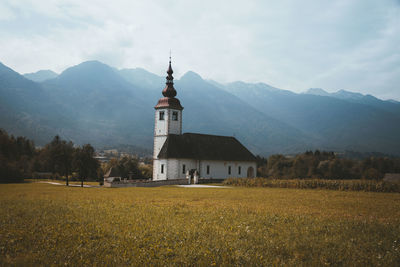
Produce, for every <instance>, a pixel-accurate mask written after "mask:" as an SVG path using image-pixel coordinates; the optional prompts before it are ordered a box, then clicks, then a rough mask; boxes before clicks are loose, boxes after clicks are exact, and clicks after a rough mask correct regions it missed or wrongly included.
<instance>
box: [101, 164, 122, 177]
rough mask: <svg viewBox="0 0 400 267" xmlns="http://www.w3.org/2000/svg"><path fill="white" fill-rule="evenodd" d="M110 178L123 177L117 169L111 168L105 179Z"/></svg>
mask: <svg viewBox="0 0 400 267" xmlns="http://www.w3.org/2000/svg"><path fill="white" fill-rule="evenodd" d="M110 177H121V174H120V172H119V171H118V170H117V168H115V167H111V168H110V169H109V170H108V172H107V173H106V174H104V178H110Z"/></svg>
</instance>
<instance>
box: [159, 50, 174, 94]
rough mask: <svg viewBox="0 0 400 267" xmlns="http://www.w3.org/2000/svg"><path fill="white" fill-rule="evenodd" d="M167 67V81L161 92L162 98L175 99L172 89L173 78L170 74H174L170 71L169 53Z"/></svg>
mask: <svg viewBox="0 0 400 267" xmlns="http://www.w3.org/2000/svg"><path fill="white" fill-rule="evenodd" d="M169 53H170V54H169V66H168V70H167V74H168V76H167V77H166V78H167V81H166V83H165V84H166V86H165V88H164V90H163V91H162V94H163V96H165V97H175V96H176V90H175V88H174V76H172V74H173V73H174V71H173V70H172V66H171V51H170V52H169Z"/></svg>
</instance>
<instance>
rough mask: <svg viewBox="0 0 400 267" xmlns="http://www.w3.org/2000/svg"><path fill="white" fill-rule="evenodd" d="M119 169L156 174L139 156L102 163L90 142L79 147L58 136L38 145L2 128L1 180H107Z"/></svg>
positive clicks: (136, 175)
mask: <svg viewBox="0 0 400 267" xmlns="http://www.w3.org/2000/svg"><path fill="white" fill-rule="evenodd" d="M111 167H113V168H116V169H117V170H118V172H119V173H120V174H121V177H122V178H128V177H129V176H131V177H134V178H135V179H146V178H150V177H151V175H152V167H151V166H150V165H143V166H141V165H139V159H138V158H137V157H132V156H124V157H122V158H120V159H117V158H112V159H111V160H110V161H109V162H107V163H103V164H101V163H100V162H99V161H98V160H97V159H96V158H95V149H94V148H93V146H91V145H90V144H85V145H83V146H77V145H75V144H74V143H73V142H71V141H66V140H63V139H61V138H60V136H58V135H57V136H55V137H54V138H53V140H51V142H50V143H48V144H46V145H45V146H44V147H42V148H36V147H35V145H34V142H33V141H32V140H29V139H27V138H25V137H22V136H18V137H14V136H13V135H8V133H7V132H6V131H4V130H2V129H0V182H3V183H4V182H21V181H23V180H24V179H25V178H52V179H59V178H61V177H62V178H63V179H65V182H66V185H69V182H70V178H71V176H72V175H74V179H76V178H78V180H80V181H81V185H82V186H83V181H87V180H96V181H99V182H102V181H103V175H104V174H105V173H106V172H107V171H108V170H109V169H110V168H111Z"/></svg>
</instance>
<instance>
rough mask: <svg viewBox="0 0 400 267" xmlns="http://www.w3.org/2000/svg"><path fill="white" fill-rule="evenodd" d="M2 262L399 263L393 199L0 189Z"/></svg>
mask: <svg viewBox="0 0 400 267" xmlns="http://www.w3.org/2000/svg"><path fill="white" fill-rule="evenodd" d="M0 205H1V208H0V265H3V266H9V265H26V266H31V265H64V266H65V265H71V266H75V265H101V266H102V265H107V266H110V265H111V266H121V265H196V266H197V265H198V266H205V265H271V264H272V265H282V264H285V265H296V266H298V265H300V266H301V265H302V266H310V265H319V266H320V265H345V266H346V265H350V266H354V265H358V266H366V265H367V266H370V265H374V266H377V265H382V266H400V194H398V193H373V192H344V191H331V190H317V189H314V190H305V189H302V190H298V189H282V188H241V187H235V188H228V189H226V188H224V189H222V188H221V189H214V188H212V189H211V188H207V189H205V188H197V189H195V188H177V187H159V188H119V189H113V188H79V187H69V188H67V187H65V186H54V185H48V184H38V183H28V184H6V185H5V184H2V185H0Z"/></svg>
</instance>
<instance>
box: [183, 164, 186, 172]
mask: <svg viewBox="0 0 400 267" xmlns="http://www.w3.org/2000/svg"><path fill="white" fill-rule="evenodd" d="M185 172H186V165H185V164H183V165H182V173H183V174H185Z"/></svg>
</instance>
